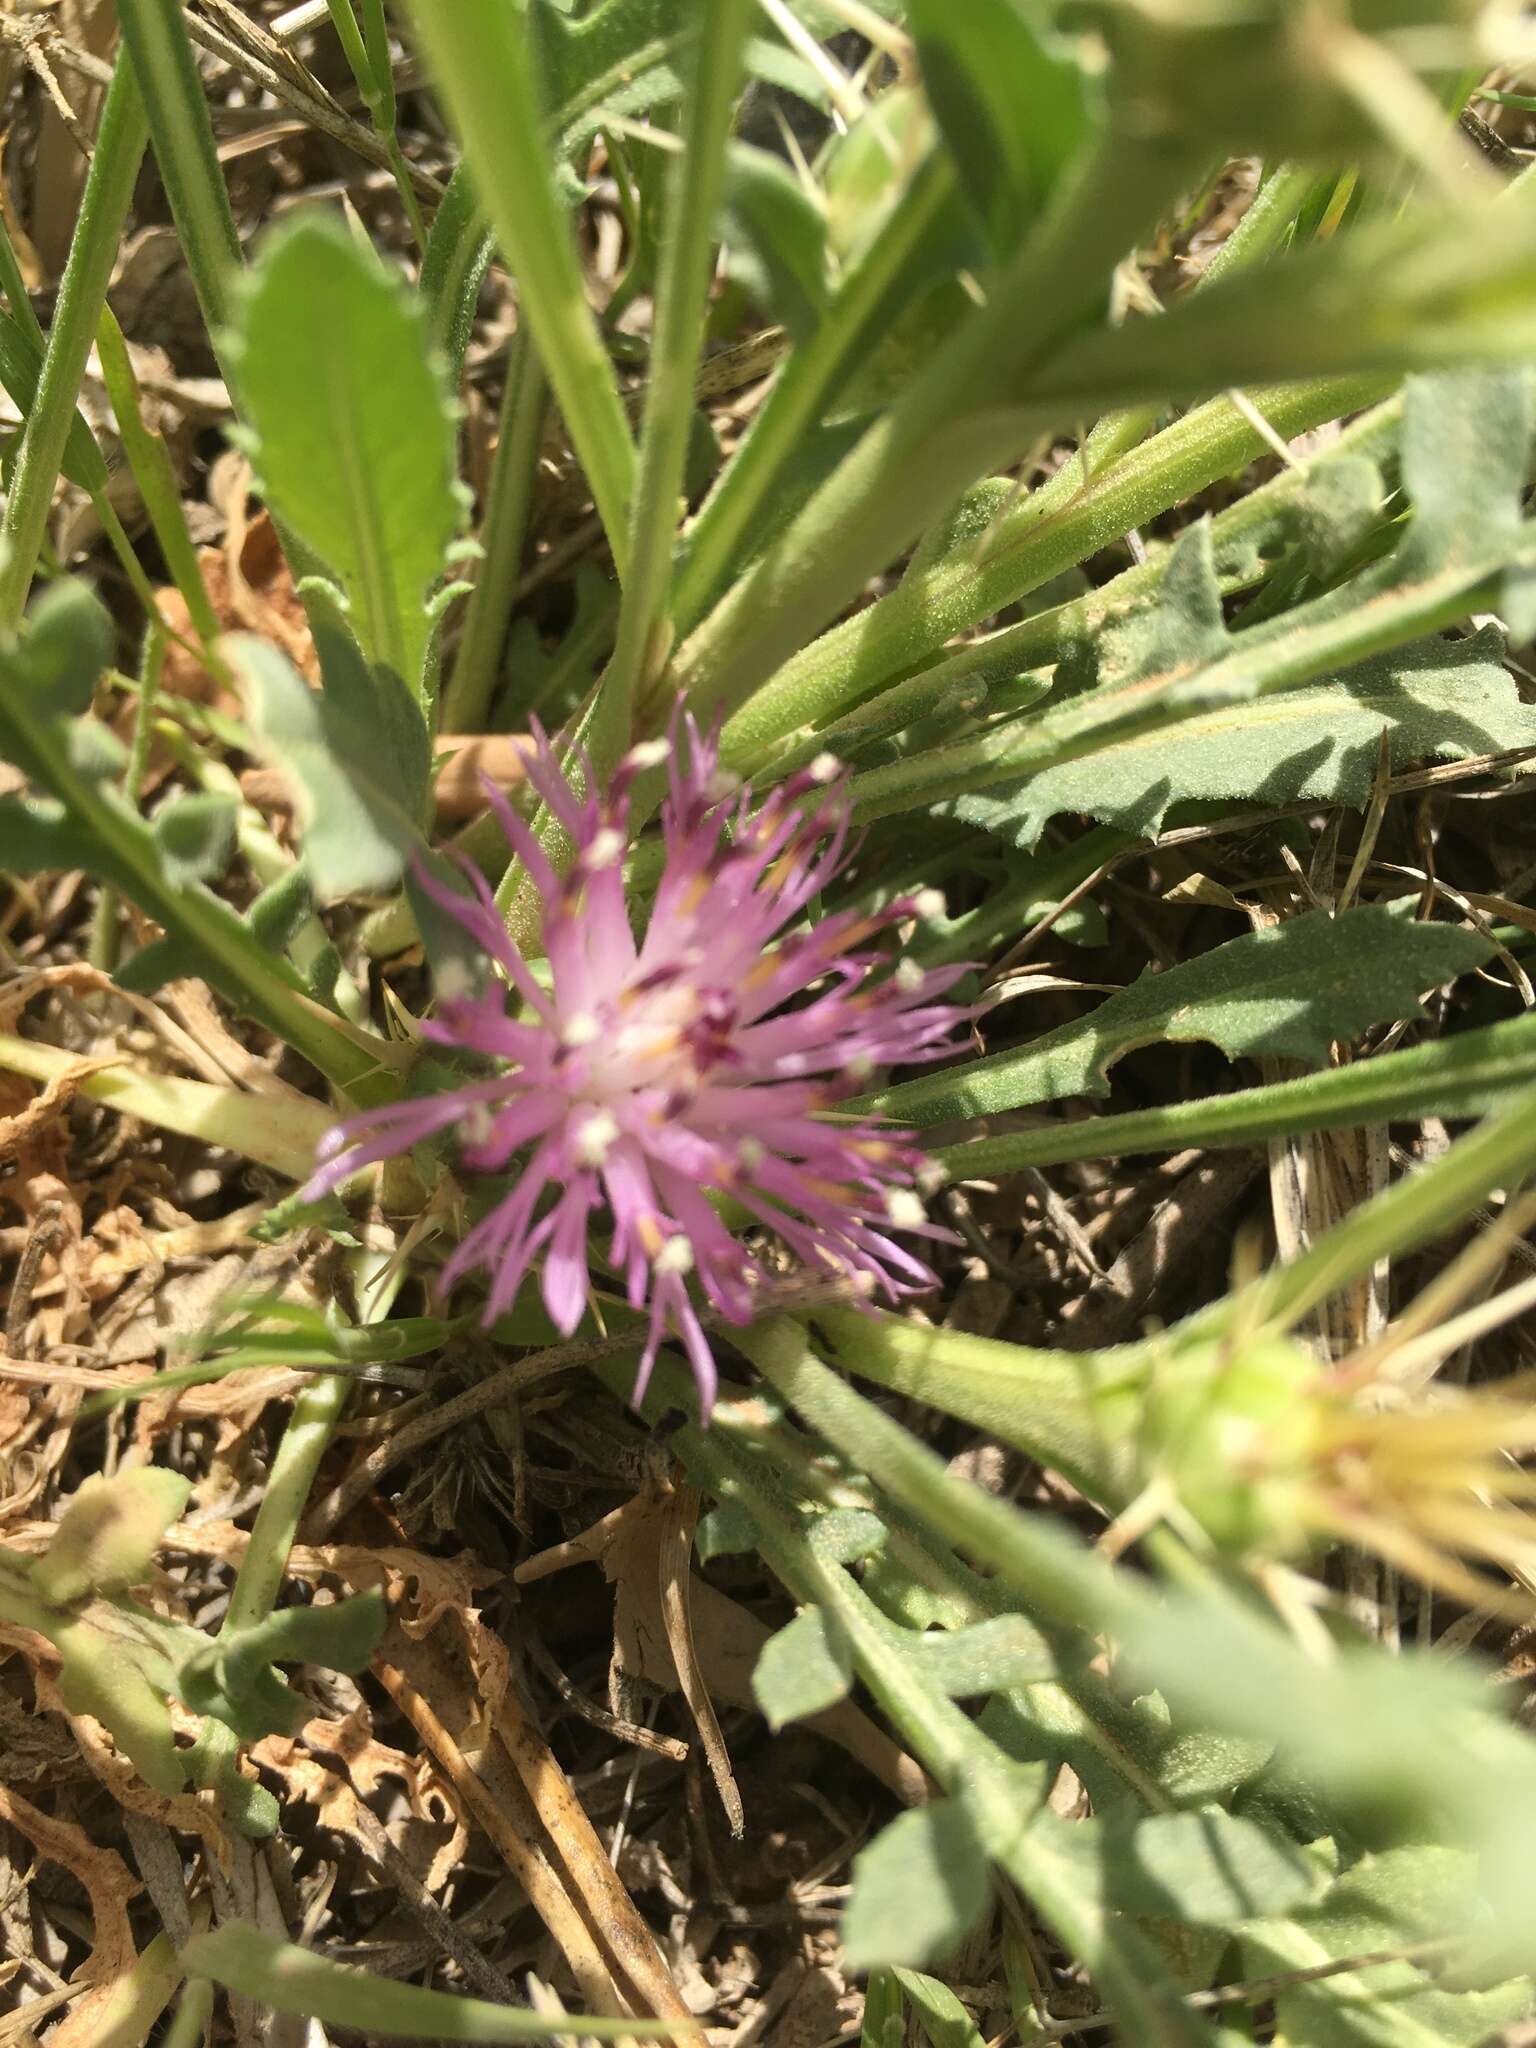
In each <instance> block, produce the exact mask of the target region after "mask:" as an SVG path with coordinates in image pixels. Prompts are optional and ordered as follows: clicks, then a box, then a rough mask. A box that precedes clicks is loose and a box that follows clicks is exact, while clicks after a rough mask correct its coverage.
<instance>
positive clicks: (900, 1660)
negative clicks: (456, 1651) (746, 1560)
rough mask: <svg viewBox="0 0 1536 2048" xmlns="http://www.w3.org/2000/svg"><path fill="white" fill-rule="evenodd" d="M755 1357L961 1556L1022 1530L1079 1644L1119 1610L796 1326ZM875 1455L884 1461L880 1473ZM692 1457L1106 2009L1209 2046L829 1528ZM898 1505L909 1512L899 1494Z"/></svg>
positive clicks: (1051, 1604) (726, 1450)
mask: <svg viewBox="0 0 1536 2048" xmlns="http://www.w3.org/2000/svg"><path fill="white" fill-rule="evenodd" d="M743 1348H744V1349H746V1350H747V1353H748V1355H749V1356H750V1357H751V1358H753V1360H754V1362H755V1363H757V1364H758V1365H759V1366H760V1367H761V1369H762V1370H763V1372H764V1373H765V1375H766V1377H768V1378H769V1379H770V1380H771V1381H772V1382H773V1384H774V1385H775V1387H777V1389H778V1390H779V1392H780V1393H782V1394H783V1395H784V1396H785V1398H786V1399H788V1400H790V1401H792V1402H793V1404H794V1405H795V1406H796V1407H797V1408H799V1409H800V1411H801V1413H802V1414H804V1415H806V1417H807V1419H808V1420H811V1421H813V1422H814V1424H815V1426H816V1428H817V1429H818V1430H819V1431H820V1433H821V1434H822V1435H823V1436H825V1437H826V1438H827V1440H828V1441H829V1442H830V1443H832V1444H833V1445H834V1446H836V1447H837V1448H838V1449H839V1450H840V1451H841V1452H842V1454H843V1455H844V1457H846V1458H847V1460H848V1461H849V1463H850V1464H851V1465H852V1466H853V1467H854V1469H855V1470H861V1471H869V1472H870V1473H871V1474H872V1475H873V1476H875V1477H877V1478H879V1479H880V1481H881V1483H882V1484H884V1483H885V1481H884V1476H883V1475H884V1474H889V1475H892V1476H895V1477H896V1478H897V1479H898V1481H899V1482H900V1484H902V1485H905V1486H907V1487H908V1490H909V1491H910V1492H911V1493H912V1494H913V1495H914V1496H915V1497H916V1498H920V1499H921V1500H922V1502H923V1505H922V1506H921V1507H920V1508H918V1509H917V1512H918V1516H919V1520H920V1522H925V1523H926V1524H927V1526H929V1527H933V1528H938V1527H942V1526H943V1519H947V1520H948V1521H950V1522H951V1523H952V1524H953V1525H955V1527H951V1528H948V1529H945V1532H944V1533H945V1534H946V1535H948V1536H949V1537H950V1539H951V1540H952V1541H953V1540H956V1537H955V1528H956V1527H964V1528H966V1530H967V1534H966V1535H962V1536H961V1537H960V1538H959V1540H960V1541H961V1543H962V1544H963V1545H964V1547H966V1548H970V1549H975V1550H978V1551H980V1552H981V1553H982V1554H983V1555H995V1548H989V1545H988V1543H986V1542H982V1541H977V1540H975V1530H974V1528H971V1527H970V1524H969V1513H970V1510H971V1509H972V1508H973V1507H974V1508H975V1509H976V1511H977V1512H978V1513H979V1514H980V1515H981V1517H982V1519H983V1521H984V1522H985V1524H986V1525H987V1527H988V1532H989V1536H994V1537H995V1535H996V1534H997V1533H999V1532H1001V1531H1002V1530H1004V1529H1006V1530H1008V1532H1009V1534H1010V1536H1011V1537H1012V1538H1013V1539H1014V1540H1013V1542H1012V1543H1011V1544H1010V1545H1009V1548H1010V1550H1011V1551H1012V1553H1013V1555H1015V1556H1016V1557H1028V1558H1030V1560H1031V1562H1030V1567H1029V1577H1030V1579H1031V1582H1032V1584H1034V1585H1035V1587H1036V1589H1037V1591H1038V1592H1039V1594H1040V1595H1041V1596H1042V1597H1043V1600H1044V1604H1045V1607H1046V1610H1047V1611H1048V1612H1049V1613H1051V1615H1052V1618H1053V1619H1054V1620H1056V1621H1057V1622H1058V1623H1059V1624H1060V1625H1063V1626H1066V1627H1069V1628H1071V1629H1072V1630H1074V1631H1078V1630H1081V1629H1082V1628H1083V1627H1084V1626H1089V1627H1091V1626H1092V1622H1093V1618H1094V1616H1095V1615H1096V1614H1097V1613H1098V1612H1099V1611H1100V1610H1101V1608H1103V1607H1104V1606H1106V1605H1108V1600H1109V1596H1110V1595H1111V1593H1112V1590H1113V1589H1112V1587H1111V1583H1110V1579H1109V1574H1108V1572H1107V1571H1106V1570H1105V1568H1104V1567H1103V1566H1102V1565H1100V1564H1098V1563H1097V1561H1095V1560H1094V1559H1093V1558H1092V1557H1091V1556H1090V1555H1089V1553H1087V1552H1086V1551H1084V1550H1082V1549H1081V1548H1080V1547H1078V1546H1076V1545H1073V1544H1071V1543H1070V1542H1069V1541H1066V1540H1063V1539H1062V1538H1060V1537H1059V1536H1057V1535H1055V1533H1054V1532H1049V1533H1037V1532H1036V1531H1035V1530H1033V1529H1032V1528H1031V1527H1030V1524H1029V1521H1028V1520H1027V1519H1026V1518H1025V1517H1024V1516H1022V1515H1021V1514H1020V1513H1019V1512H1018V1510H1017V1509H1016V1508H1012V1507H1009V1506H1007V1505H1005V1504H1004V1503H1003V1502H1001V1501H998V1500H995V1499H993V1498H992V1496H990V1495H988V1494H984V1493H982V1491H981V1489H980V1488H978V1487H975V1486H970V1485H966V1484H965V1483H964V1482H961V1481H957V1480H956V1479H954V1478H953V1477H952V1476H951V1475H950V1474H949V1473H948V1472H947V1471H946V1470H945V1467H944V1465H943V1463H942V1461H941V1460H940V1459H938V1458H937V1457H935V1456H934V1454H933V1453H932V1452H931V1451H929V1450H927V1449H926V1447H924V1446H922V1445H920V1444H918V1443H917V1442H916V1441H915V1440H914V1439H913V1438H912V1436H911V1435H910V1434H909V1433H908V1432H907V1431H906V1430H904V1429H903V1428H902V1427H901V1425H900V1424H899V1423H897V1422H895V1421H894V1420H892V1419H891V1418H890V1417H888V1416H885V1415H883V1414H882V1413H881V1412H880V1411H879V1410H877V1409H876V1408H874V1407H873V1405H872V1404H871V1403H869V1402H867V1401H865V1400H863V1399H862V1397H861V1396H859V1395H857V1394H855V1393H854V1392H853V1390H852V1389H851V1388H849V1387H848V1386H846V1384H845V1383H844V1382H843V1381H841V1380H840V1379H838V1377H837V1375H836V1374H835V1373H831V1372H829V1371H828V1370H827V1368H826V1367H825V1366H823V1365H822V1364H821V1363H820V1361H819V1360H817V1359H816V1358H815V1357H814V1356H813V1355H812V1354H811V1353H810V1351H809V1349H808V1347H807V1346H806V1343H805V1338H804V1333H803V1332H802V1331H801V1330H800V1329H799V1328H798V1327H797V1326H796V1325H795V1324H793V1323H789V1322H786V1321H784V1320H782V1319H779V1320H775V1321H773V1322H769V1323H760V1324H756V1325H754V1326H753V1327H752V1328H751V1330H750V1331H749V1332H747V1333H746V1342H745V1344H744V1346H743ZM813 1410H814V1411H815V1412H814V1413H813V1412H812V1411H813ZM867 1443H873V1444H874V1446H875V1448H874V1451H873V1454H872V1457H871V1458H870V1460H869V1461H868V1462H866V1458H865V1446H866V1444H867ZM679 1444H680V1448H681V1449H682V1452H683V1455H684V1457H685V1459H686V1460H687V1463H688V1466H689V1468H690V1471H695V1470H696V1471H697V1472H698V1473H699V1474H700V1476H701V1477H702V1478H703V1480H704V1483H705V1484H706V1485H708V1487H709V1488H710V1491H711V1492H713V1493H715V1494H716V1496H717V1497H718V1498H720V1499H723V1500H728V1501H736V1502H737V1503H739V1504H740V1506H742V1507H743V1508H745V1510H746V1512H747V1514H748V1515H749V1517H750V1518H751V1522H752V1526H753V1532H754V1538H755V1541H756V1544H757V1547H758V1549H759V1550H760V1551H761V1552H762V1554H763V1556H764V1558H765V1559H766V1560H767V1562H768V1564H769V1565H770V1566H771V1567H772V1569H773V1571H774V1572H775V1573H776V1574H777V1575H778V1576H779V1577H780V1578H781V1579H783V1581H784V1583H785V1584H786V1585H787V1586H788V1587H789V1588H790V1589H791V1591H792V1592H793V1593H795V1595H796V1596H797V1598H800V1599H802V1600H808V1601H812V1602H814V1603H815V1604H816V1605H817V1606H818V1607H820V1608H821V1609H822V1610H823V1611H824V1612H825V1614H826V1615H827V1616H828V1617H829V1619H830V1620H831V1622H832V1623H833V1625H834V1627H835V1629H836V1630H837V1632H838V1633H839V1635H841V1637H842V1638H843V1639H844V1640H845V1641H846V1642H847V1644H848V1646H849V1648H850V1649H851V1651H852V1655H853V1661H854V1664H855V1666H856V1667H857V1669H858V1672H859V1675H860V1677H861V1678H862V1679H863V1680H864V1682H865V1683H866V1684H867V1685H868V1686H869V1688H870V1690H871V1692H872V1693H873V1694H874V1696H875V1698H876V1699H877V1700H878V1702H879V1704H880V1706H881V1707H882V1709H883V1710H884V1712H885V1713H886V1714H887V1715H888V1716H889V1718H890V1719H891V1721H892V1722H893V1723H894V1725H895V1727H896V1729H897V1731H898V1733H899V1734H900V1735H901V1736H902V1738H903V1739H904V1740H905V1741H906V1742H907V1743H908V1744H909V1746H910V1747H911V1748H912V1750H913V1751H914V1753H915V1754H916V1755H917V1756H918V1757H920V1758H921V1759H922V1761H923V1763H924V1764H925V1765H926V1766H927V1767H928V1769H929V1770H931V1771H932V1772H933V1774H934V1775H935V1777H937V1778H938V1780H939V1782H940V1783H941V1785H942V1786H943V1787H944V1789H945V1791H946V1792H947V1793H949V1794H950V1795H951V1796H954V1797H960V1798H963V1799H964V1800H965V1802H966V1805H967V1807H968V1809H969V1811H970V1813H971V1815H972V1817H973V1820H974V1821H975V1824H976V1826H977V1830H978V1834H979V1836H980V1839H981V1841H982V1844H983V1845H984V1847H985V1849H986V1851H987V1853H988V1854H989V1855H991V1856H992V1857H994V1858H995V1859H996V1860H997V1862H999V1863H1000V1864H1001V1865H1002V1867H1003V1868H1004V1869H1005V1870H1006V1871H1007V1872H1008V1874H1009V1875H1010V1876H1011V1877H1012V1878H1013V1880H1014V1881H1015V1883H1017V1884H1018V1885H1019V1886H1020V1887H1021V1888H1022V1889H1023V1890H1024V1892H1025V1893H1026V1894H1027V1895H1028V1896H1029V1897H1030V1898H1031V1899H1032V1900H1033V1902H1034V1903H1035V1905H1036V1906H1037V1907H1038V1908H1039V1910H1040V1912H1041V1913H1042V1915H1043V1916H1044V1918H1045V1919H1046V1920H1047V1921H1048V1922H1049V1923H1050V1925H1051V1926H1052V1928H1053V1929H1054V1931H1055V1933H1056V1934H1057V1936H1058V1938H1059V1939H1061V1940H1063V1941H1065V1942H1066V1943H1068V1944H1069V1945H1070V1947H1071V1950H1072V1953H1073V1954H1075V1955H1077V1956H1079V1957H1081V1958H1082V1959H1083V1960H1084V1961H1085V1962H1087V1963H1088V1965H1089V1967H1091V1968H1092V1970H1093V1971H1094V1974H1095V1977H1096V1978H1097V1980H1098V1981H1099V1982H1100V1984H1101V1985H1102V1986H1103V1989H1104V1991H1105V1993H1106V1994H1107V1995H1108V1996H1110V1997H1111V1998H1113V1999H1114V2000H1115V2002H1116V2003H1117V2005H1118V2006H1119V2007H1120V2009H1121V2011H1122V2012H1123V2013H1124V2014H1125V2016H1126V2018H1127V2019H1128V2020H1129V2021H1132V2022H1133V2023H1134V2024H1135V2028H1136V2032H1135V2038H1136V2039H1137V2040H1138V2041H1143V2042H1146V2043H1149V2044H1152V2043H1159V2044H1173V2043H1178V2044H1195V2043H1204V2042H1207V2041H1208V2040H1209V2038H1210V2036H1209V2034H1208V2032H1207V2031H1206V2030H1205V2029H1204V2028H1203V2027H1202V2026H1201V2024H1200V2022H1199V2021H1198V2020H1197V2019H1196V2017H1195V2016H1194V2015H1193V2014H1192V2013H1190V2012H1188V2011H1187V2010H1186V2009H1184V2008H1183V2007H1182V2006H1181V2004H1180V2003H1179V2000H1178V1998H1177V1996H1176V1993H1175V1989H1174V1987H1173V1985H1172V1983H1171V1981H1170V1980H1169V1979H1168V1978H1167V1975H1166V1972H1165V1971H1164V1970H1163V1969H1162V1968H1161V1967H1160V1966H1159V1964H1158V1961H1157V1959H1156V1957H1155V1955H1154V1954H1153V1953H1152V1951H1151V1950H1150V1949H1144V1948H1143V1945H1142V1937H1141V1936H1140V1935H1139V1933H1138V1932H1137V1931H1136V1930H1135V1929H1133V1928H1131V1927H1129V1926H1127V1925H1124V1924H1122V1923H1120V1922H1119V1921H1118V1920H1117V1921H1114V1922H1112V1923H1111V1922H1107V1921H1106V1918H1105V1916H1104V1914H1103V1912H1102V1911H1101V1910H1100V1907H1099V1903H1098V1901H1097V1899H1096V1898H1095V1896H1094V1891H1093V1887H1092V1886H1091V1885H1085V1884H1084V1882H1083V1879H1082V1875H1081V1872H1080V1870H1079V1869H1077V1868H1074V1865H1073V1861H1072V1859H1070V1858H1067V1857H1063V1856H1062V1854H1061V1853H1060V1851H1059V1850H1058V1849H1057V1848H1056V1846H1055V1845H1054V1843H1053V1840H1052V1835H1051V1822H1050V1821H1049V1820H1043V1821H1042V1822H1041V1825H1040V1826H1039V1827H1036V1826H1034V1825H1032V1821H1033V1804H1034V1803H1033V1801H1032V1800H1031V1799H1030V1798H1029V1796H1028V1790H1027V1780H1025V1779H1023V1778H1022V1775H1021V1773H1020V1771H1019V1769H1018V1767H1017V1766H1016V1765H1014V1764H1013V1763H1011V1762H1010V1760H1009V1759H1008V1758H1007V1757H1006V1756H1005V1755H1004V1753H1003V1752H1002V1751H1000V1750H999V1749H998V1748H997V1747H996V1746H995V1745H994V1744H993V1743H992V1742H991V1741H990V1740H989V1739H988V1738H987V1737H986V1736H985V1735H984V1734H983V1733H982V1732H981V1730H980V1729H978V1727H977V1726H976V1724H975V1722H974V1721H972V1720H971V1718H970V1717H969V1716H968V1715H967V1714H965V1713H963V1712H962V1711H961V1709H960V1708H959V1707H957V1706H956V1705H955V1703H954V1701H952V1700H951V1699H949V1698H948V1697H947V1696H946V1695H945V1694H944V1693H943V1692H942V1691H940V1690H939V1688H938V1687H937V1686H936V1685H935V1684H934V1683H933V1681H932V1679H931V1677H930V1676H929V1675H928V1673H927V1672H926V1671H924V1670H923V1669H922V1668H921V1666H920V1665H919V1664H918V1663H917V1661H916V1660H915V1659H914V1658H913V1657H912V1656H911V1655H910V1654H909V1649H908V1645H909V1644H910V1641H911V1636H910V1632H908V1631H905V1630H903V1629H901V1628H899V1627H897V1626H894V1625H893V1624H892V1623H891V1622H890V1621H889V1619H888V1618H887V1617H886V1616H885V1615H883V1614H882V1613H881V1612H880V1611H879V1609H878V1608H877V1607H876V1606H875V1604H874V1602H873V1601H872V1600H871V1599H870V1597H869V1595H868V1594H867V1593H866V1592H865V1591H864V1589H863V1588H862V1587H861V1586H860V1585H859V1584H858V1582H857V1581H856V1580H855V1579H854V1578H853V1577H852V1576H850V1574H849V1573H848V1571H847V1570H846V1569H845V1567H844V1566H843V1564H842V1563H841V1562H840V1561H839V1560H838V1559H837V1557H836V1556H835V1555H828V1554H826V1549H825V1546H824V1545H823V1543H822V1542H821V1541H820V1540H819V1530H818V1529H817V1528H816V1527H814V1526H813V1527H812V1528H811V1530H810V1531H809V1532H807V1531H806V1530H805V1529H804V1528H803V1526H800V1525H798V1524H797V1518H796V1515H795V1509H796V1506H797V1505H798V1503H797V1502H796V1501H795V1500H794V1499H792V1498H786V1497H785V1496H784V1495H783V1494H782V1493H780V1492H778V1491H776V1490H775V1489H774V1488H773V1486H772V1484H771V1482H770V1478H769V1473H768V1472H766V1471H764V1470H763V1461H762V1460H761V1459H760V1458H753V1457H751V1456H750V1455H745V1456H744V1455H743V1454H742V1452H741V1450H740V1449H738V1448H737V1447H736V1446H735V1445H733V1444H732V1443H731V1442H730V1441H729V1440H728V1438H727V1437H726V1436H725V1435H724V1434H723V1433H722V1432H718V1431H714V1432H710V1433H709V1435H707V1436H706V1435H705V1433H704V1432H702V1431H699V1430H693V1429H690V1430H687V1431H684V1432H682V1433H681V1435H680V1437H679ZM909 1454H910V1455H909ZM877 1465H878V1466H879V1467H880V1470H879V1471H877V1470H876V1466H877ZM772 1476H773V1478H777V1477H778V1474H777V1473H774V1474H773V1475H772ZM887 1491H891V1492H897V1489H896V1488H890V1487H888V1488H887ZM935 1494H937V1496H938V1497H939V1498H940V1499H942V1501H943V1502H944V1503H945V1504H946V1506H947V1508H948V1509H949V1510H950V1512H948V1514H947V1515H946V1516H945V1517H944V1518H943V1519H941V1518H940V1517H939V1516H936V1515H934V1514H932V1513H931V1512H930V1510H931V1508H932V1506H933V1497H934V1495H935ZM897 1497H898V1498H901V1497H902V1496H901V1494H900V1493H899V1492H897ZM905 1504H906V1505H909V1506H911V1505H914V1504H915V1502H914V1501H913V1500H909V1501H907V1502H906V1503H905ZM1149 1789H1153V1788H1149Z"/></svg>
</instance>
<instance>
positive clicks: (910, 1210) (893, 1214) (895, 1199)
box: [885, 1188, 928, 1230]
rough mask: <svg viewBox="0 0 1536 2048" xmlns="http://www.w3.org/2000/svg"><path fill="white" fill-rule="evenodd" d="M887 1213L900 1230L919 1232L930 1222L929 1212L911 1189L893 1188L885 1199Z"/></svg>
mask: <svg viewBox="0 0 1536 2048" xmlns="http://www.w3.org/2000/svg"><path fill="white" fill-rule="evenodd" d="M885 1213H886V1215H887V1216H889V1217H890V1219H891V1221H892V1222H893V1223H894V1224H895V1226H896V1228H897V1229H898V1230H917V1229H919V1228H921V1226H922V1225H923V1224H924V1223H926V1222H927V1221H928V1212H927V1210H926V1209H925V1208H924V1207H923V1205H922V1202H921V1201H920V1200H919V1198H918V1197H917V1196H916V1195H914V1194H913V1192H912V1190H911V1189H910V1188H892V1189H891V1192H890V1193H889V1194H888V1195H887V1196H886V1198H885Z"/></svg>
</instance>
